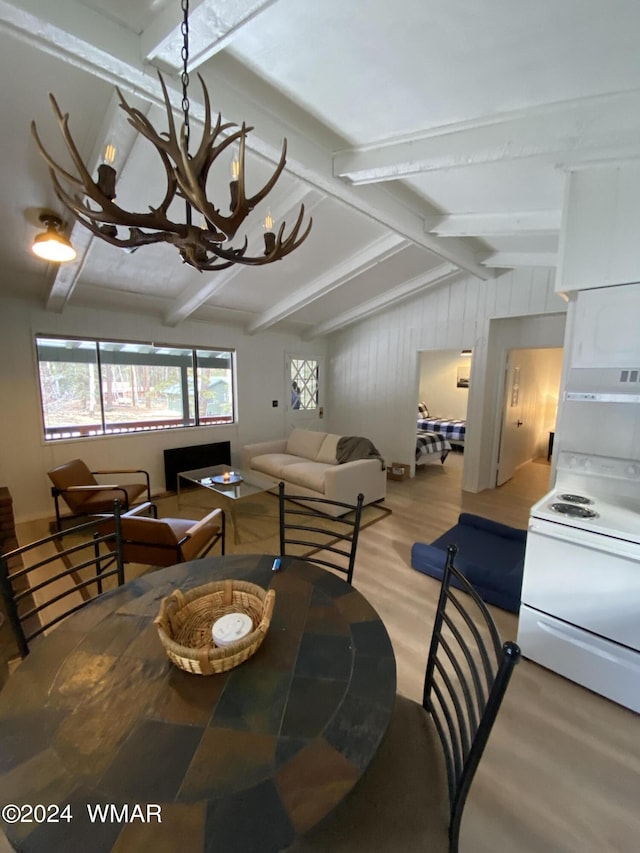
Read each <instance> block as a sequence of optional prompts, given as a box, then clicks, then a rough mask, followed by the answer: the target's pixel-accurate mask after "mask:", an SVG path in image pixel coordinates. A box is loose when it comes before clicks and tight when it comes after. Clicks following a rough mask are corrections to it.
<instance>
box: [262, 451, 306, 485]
mask: <svg viewBox="0 0 640 853" xmlns="http://www.w3.org/2000/svg"><path fill="white" fill-rule="evenodd" d="M297 462H300V457H299V456H291V454H290V453H262V454H260V455H259V456H253V457H252V459H251V468H252V469H253V470H254V471H260V472H261V473H262V474H268V475H269V476H270V477H277V478H278V479H281V478H284V476H285V474H284V472H285V469H289V468H290V467H291V466H292V465H294V464H295V463H297Z"/></svg>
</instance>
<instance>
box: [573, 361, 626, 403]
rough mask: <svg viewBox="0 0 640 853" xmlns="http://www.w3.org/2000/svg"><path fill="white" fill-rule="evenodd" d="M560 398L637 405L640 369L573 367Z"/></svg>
mask: <svg viewBox="0 0 640 853" xmlns="http://www.w3.org/2000/svg"><path fill="white" fill-rule="evenodd" d="M564 399H565V400H581V401H594V402H603V403H640V368H631V367H573V368H571V369H570V370H569V375H568V376H567V383H566V386H565V391H564Z"/></svg>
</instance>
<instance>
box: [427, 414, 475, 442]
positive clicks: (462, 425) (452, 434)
mask: <svg viewBox="0 0 640 853" xmlns="http://www.w3.org/2000/svg"><path fill="white" fill-rule="evenodd" d="M417 426H418V429H419V430H421V431H423V432H436V433H440V434H441V435H443V436H444V437H445V438H448V439H452V440H453V441H464V437H465V433H466V431H467V422H466V421H454V420H444V419H442V418H418V424H417Z"/></svg>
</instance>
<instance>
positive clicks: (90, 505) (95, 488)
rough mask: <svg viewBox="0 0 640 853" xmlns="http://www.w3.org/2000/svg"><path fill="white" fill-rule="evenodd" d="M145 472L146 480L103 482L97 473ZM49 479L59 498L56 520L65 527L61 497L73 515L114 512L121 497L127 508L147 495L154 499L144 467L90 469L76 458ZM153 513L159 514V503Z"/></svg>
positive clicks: (123, 505) (56, 500) (56, 469)
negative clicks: (136, 481) (60, 502)
mask: <svg viewBox="0 0 640 853" xmlns="http://www.w3.org/2000/svg"><path fill="white" fill-rule="evenodd" d="M96 474H97V475H109V476H110V477H112V475H114V474H118V475H119V474H144V476H145V482H144V483H139V482H138V483H113V482H112V483H99V482H98V480H97V479H96V476H95V475H96ZM48 475H49V479H50V480H51V482H52V483H53V488H52V489H51V493H52V495H53V498H54V501H55V509H56V522H57V526H58V530H59V529H60V527H61V523H62V515H61V514H60V506H59V502H58V499H59V498H62V499H63V500H64V502H65V503H66V504H67V506H68V507H69V509H70V510H71V515H70V516H69V517H70V518H77V517H80V516H90V515H98V514H101V513H107V512H111V510H112V509H113V502H114V500H118V501H119V502H120V505H121V507H122V509H123V510H124V511H126V510H128V509H129V508H130V507H132V506H134V505H135V503H136V501H138V500H139V499H140V498H143V500H145V501H150V500H151V494H150V484H149V474H148V472H147V471H144V470H142V469H141V468H120V469H110V470H104V471H90V470H89V468H88V467H87V465H86V464H85V463H84V462H83V461H82V459H72V460H71V461H70V462H65V463H64V464H63V465H58V466H57V467H56V468H52V469H51V470H50V471H49V472H48ZM151 506H153V512H154V514H155V512H156V510H155V505H153V504H152V505H151Z"/></svg>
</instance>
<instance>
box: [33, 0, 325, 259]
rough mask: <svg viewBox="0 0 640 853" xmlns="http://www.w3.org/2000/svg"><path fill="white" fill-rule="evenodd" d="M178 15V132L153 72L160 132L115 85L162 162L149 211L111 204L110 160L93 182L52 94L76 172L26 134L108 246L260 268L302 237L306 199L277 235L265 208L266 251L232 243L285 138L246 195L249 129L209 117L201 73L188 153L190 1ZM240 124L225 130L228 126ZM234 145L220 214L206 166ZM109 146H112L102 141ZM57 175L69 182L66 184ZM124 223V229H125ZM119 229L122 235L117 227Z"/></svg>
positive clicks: (73, 207)
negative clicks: (178, 214) (160, 247)
mask: <svg viewBox="0 0 640 853" xmlns="http://www.w3.org/2000/svg"><path fill="white" fill-rule="evenodd" d="M181 9H182V12H183V21H182V24H181V32H182V36H183V47H182V51H181V58H182V61H183V71H182V78H181V80H182V112H183V119H182V126H181V128H180V132H179V133H178V132H177V131H176V123H175V121H174V117H173V112H172V108H171V102H170V100H169V95H168V92H167V87H166V85H165V82H164V80H163V78H162V74H161V73H160V72H158V77H159V79H160V86H161V87H162V93H163V97H164V105H165V109H166V111H167V128H168V130H167V131H165V132H162V133H158V132H157V131H156V130H155V129H154V127H153V125H152V124H151V122H150V121H149V120H148V119H147V118H146V116H145V115H144V114H143V113H141V112H140V111H139V110H137V109H135V108H134V107H131V106H130V105H129V104H128V103H127V101H126V100H125V98H124V96H123V95H122V92H121V91H120V89H118V88H117V87H116V91H117V92H118V96H119V98H120V108H121V109H122V110H124V112H125V113H126V114H127V116H128V117H129V118H128V121H129V123H130V124H131V125H132V127H133V128H134V129H135V130H136V131H137V132H138V133H139V134H140V135H141V136H143V137H144V138H145V139H147V140H149V141H150V142H151V143H152V145H154V147H155V148H156V152H157V154H158V155H159V157H160V159H161V161H162V164H163V166H164V168H165V172H166V179H167V186H166V190H165V195H164V198H163V200H162V201H161V203H160V204H159V205H158V206H157V207H151V206H150V207H149V212H147V213H135V212H130V211H128V210H124V209H123V208H121V207H119V206H118V205H117V204H115V202H114V199H115V197H116V192H115V188H116V178H117V175H116V170H115V169H114V168H113V166H112V165H111V164H110V162H108V161H109V159H112V156H113V154H114V153H115V152H113V151H112V152H111V158H110V157H108V156H105V160H106V161H107V162H105V163H102V164H101V165H100V166H99V167H98V177H97V180H96V181H94V180H93V178H92V177H91V175H90V173H89V170H88V169H87V167H86V165H85V164H84V162H83V160H82V158H81V156H80V154H79V152H78V149H77V147H76V145H75V143H74V141H73V139H72V137H71V133H70V131H69V127H68V123H69V115H68V113H67V114H63V113H62V112H61V110H60V108H59V106H58V104H57V101H56V99H55V97H54V96H53V95H51V94H50V95H49V99H50V101H51V105H52V108H53V112H54V114H55V117H56V120H57V123H58V127H59V129H60V132H61V134H62V137H63V139H64V141H65V143H66V146H67V149H68V151H69V155H70V157H71V160H72V161H73V164H74V166H75V169H76V173H77V174H75V175H74V174H71V173H70V172H69V171H67V170H66V169H64V168H63V167H62V166H60V165H59V164H58V163H57V162H56V161H55V160H54V159H53V158H52V157H51V156H50V155H49V153H48V152H47V151H46V149H45V148H44V146H43V144H42V142H41V141H40V137H39V136H38V132H37V129H36V124H35V122H31V132H32V134H33V136H34V139H35V141H36V144H37V146H38V148H39V150H40V153H41V154H42V156H43V157H44V159H45V160H46V162H47V163H48V164H49V174H50V176H51V180H52V183H53V188H54V191H55V193H56V196H57V197H58V199H59V200H60V201H61V202H62V204H63V205H64V206H65V208H66V209H67V210H68V211H69V212H70V213H71V215H72V216H73V217H74V218H75V219H76V220H77V221H78V222H81V223H82V224H83V225H84V226H85V227H86V228H88V229H89V231H91V232H92V233H93V234H95V236H96V237H100V238H101V239H102V240H105V241H106V242H107V243H111V245H113V246H119V247H120V248H123V249H136V248H139V247H140V246H145V245H150V244H153V243H169V244H170V245H173V246H175V247H176V248H177V250H178V252H179V253H180V255H181V257H182V260H183V262H184V263H186V264H190V265H191V266H192V267H195V268H196V269H197V270H200V271H201V272H202V271H203V270H222V269H227V268H228V267H230V266H233V264H245V265H247V266H260V265H262V264H269V263H272V262H273V261H278V260H280V259H281V258H284V257H285V256H286V255H288V254H290V253H291V252H293V250H294V249H296V248H297V247H298V246H299V245H300V244H301V243H303V242H304V240H306V238H307V237H308V235H309V231H310V229H311V224H312V219H311V218H309V221H308V223H307V225H306V228H305V229H304V231H301V229H302V224H303V220H304V205H301V206H300V212H299V214H298V218H297V219H296V221H295V223H294V225H293V227H292V228H291V230H290V232H289V233H288V234H287V235H286V236H285V233H284V232H285V227H286V223H285V222H283V223H282V225H281V226H280V228H279V230H278V233H277V234H275V233H274V231H273V219H272V218H271V214H270V213H268V214H267V216H266V217H265V220H264V228H265V232H264V252H263V254H261V255H247V249H248V241H247V238H246V237H245V238H244V243H243V244H241V245H240V246H238V247H237V248H234V247H233V246H232V245H231V243H230V241H232V240H233V238H234V237H235V234H236V232H237V230H238V228H239V227H240V226H241V225H242V223H243V222H244V220H245V219H246V218H247V216H248V215H249V213H250V212H251V211H252V210H253V208H254V207H255V206H256V205H257V204H258V203H259V202H260V201H262V199H264V198H265V197H266V196H267V195H268V194H269V193H270V192H271V190H272V189H273V187H274V186H275V184H276V181H277V180H278V178H279V177H280V175H281V174H282V171H283V169H284V167H285V163H286V152H287V140H286V139H284V140H283V144H282V153H281V155H280V160H279V162H278V165H277V166H276V170H275V172H274V173H273V175H272V176H271V178H270V179H269V180H268V181H267V183H266V184H265V185H264V186H263V187H262V189H260V190H259V191H258V192H257V193H255V195H252V196H249V197H247V195H246V191H245V142H246V137H247V134H248V133H249V132H250V131H252V130H253V128H252V127H247V126H246V124H245V123H244V122H243V123H242V126H240V127H239V126H238V125H236V124H234V123H233V122H225V123H224V124H223V123H222V117H221V115H220V114H218V118H217V121H216V123H215V126H212V121H211V106H210V101H209V93H208V91H207V88H206V86H205V84H204V81H203V79H202V77H201V76H200V75H199V74H198V78H199V80H200V85H201V86H202V93H203V99H204V109H205V116H204V128H203V131H202V137H201V140H200V144H199V146H198V149H197V150H196V151H194V152H193V153H190V151H189V141H190V127H189V97H188V91H187V90H188V85H189V74H188V71H187V67H188V60H189V0H181ZM237 127H239V129H238V130H233V131H230V129H231V128H237ZM235 143H238V152H237V157H236V158H234V160H233V163H232V180H231V182H230V184H229V190H230V196H231V200H230V205H229V209H230V214H229V215H225V214H223V213H222V212H221V209H220V206H219V205H217V204H215V203H214V202H213V201H212V200H210V199H209V198H208V197H207V178H208V175H209V170H210V169H211V167H212V165H213V164H214V162H215V161H216V159H217V158H218V157H219V155H220V154H221V153H222V152H223V151H226V150H227V149H230V147H231V146H233V145H235ZM109 148H111V149H112V148H113V146H108V149H109ZM60 179H63V180H64V182H65V183H67V184H69V185H70V186H71V189H70V190H69V191H68V190H66V189H65V188H64V187H63V185H62V183H61V181H60ZM181 198H182V199H184V200H185V217H184V222H182V221H173V219H171V218H170V215H169V207H170V205H171V204H172V202H173V201H174V200H175V199H181ZM194 212H195V213H198V214H201V216H202V217H203V223H202V227H200V226H198V225H195V224H194V223H193V218H194V216H193V214H194ZM127 229H128V234H126V231H127ZM123 231H124V232H125V233H123Z"/></svg>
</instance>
